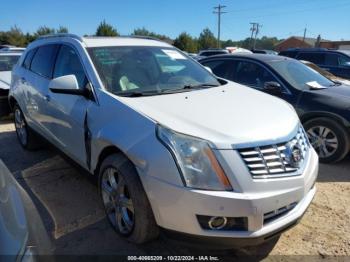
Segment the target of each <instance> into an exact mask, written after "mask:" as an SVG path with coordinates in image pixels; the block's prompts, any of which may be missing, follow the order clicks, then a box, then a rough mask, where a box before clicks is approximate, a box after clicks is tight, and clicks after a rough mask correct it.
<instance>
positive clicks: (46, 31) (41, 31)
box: [34, 25, 56, 37]
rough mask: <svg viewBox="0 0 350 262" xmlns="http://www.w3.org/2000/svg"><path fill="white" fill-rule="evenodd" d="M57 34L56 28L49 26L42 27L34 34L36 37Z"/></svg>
mask: <svg viewBox="0 0 350 262" xmlns="http://www.w3.org/2000/svg"><path fill="white" fill-rule="evenodd" d="M55 32H56V30H55V29H54V28H50V27H47V26H45V25H44V26H40V27H39V28H38V29H37V30H36V32H35V33H34V35H35V36H37V37H38V36H41V35H51V34H54V33H55Z"/></svg>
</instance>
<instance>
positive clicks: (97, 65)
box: [9, 35, 318, 245]
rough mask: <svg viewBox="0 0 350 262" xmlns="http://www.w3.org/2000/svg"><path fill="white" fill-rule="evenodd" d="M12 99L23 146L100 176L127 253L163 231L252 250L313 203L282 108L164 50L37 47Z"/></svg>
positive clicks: (97, 44)
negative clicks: (54, 153)
mask: <svg viewBox="0 0 350 262" xmlns="http://www.w3.org/2000/svg"><path fill="white" fill-rule="evenodd" d="M9 96H10V97H9V100H10V104H11V106H12V108H13V110H14V113H15V125H16V131H17V135H18V138H19V141H20V143H21V144H22V146H23V147H24V148H28V149H30V148H34V147H36V146H37V145H38V139H37V134H39V135H41V136H43V137H45V138H46V139H47V140H48V141H49V142H51V143H52V144H54V145H55V146H56V147H58V148H59V149H60V150H61V151H63V152H64V153H65V154H67V155H68V156H69V157H71V158H72V159H73V160H75V161H76V162H77V163H79V164H80V165H81V166H82V167H83V168H85V169H86V170H88V171H89V172H90V173H91V174H92V175H95V176H98V177H99V190H100V192H101V196H102V201H103V203H104V206H105V209H106V214H107V216H108V218H109V220H110V222H111V224H112V225H113V227H114V228H115V229H116V231H117V232H118V233H119V234H120V235H122V236H124V237H126V238H127V239H128V240H130V241H133V242H136V243H142V242H145V241H148V240H151V239H154V238H155V237H157V235H158V232H159V228H163V229H165V230H167V232H177V233H186V236H187V237H191V238H192V237H193V238H200V239H201V240H203V238H204V239H207V240H209V241H210V243H212V244H214V243H223V244H228V245H238V244H244V245H252V244H256V243H259V242H261V241H265V240H267V239H270V238H272V237H274V236H276V235H279V234H280V233H281V232H282V231H283V230H285V229H287V228H289V227H290V226H291V225H293V224H295V223H296V222H297V220H298V219H299V218H300V217H301V216H302V215H303V213H304V212H305V211H306V209H307V207H308V206H309V205H310V203H311V200H312V198H313V196H314V194H315V190H316V189H315V187H314V184H315V180H316V177H317V173H318V158H317V155H316V153H315V151H314V150H313V149H312V147H311V146H310V144H309V142H308V140H307V137H306V136H305V132H304V130H303V128H302V126H301V125H300V122H299V119H298V117H297V115H296V113H295V111H294V109H293V108H292V107H291V106H290V105H289V104H287V103H286V102H284V101H282V100H280V99H277V98H274V97H272V96H270V95H266V94H263V93H261V92H258V91H255V90H252V89H250V88H246V87H245V86H242V85H239V84H235V83H232V82H229V81H226V80H223V79H219V78H217V77H215V76H214V75H213V74H211V73H210V72H208V71H207V70H206V69H205V68H204V67H202V66H201V65H200V64H198V63H197V62H196V61H194V60H192V59H190V58H189V57H188V56H186V55H185V54H184V53H182V52H181V51H179V50H177V49H176V48H174V47H172V46H171V45H169V44H167V43H164V42H161V41H157V40H152V39H142V38H133V37H118V38H114V37H113V38H107V37H106V38H97V37H86V38H80V37H77V36H74V35H60V36H47V37H43V38H41V39H39V40H37V41H35V42H33V43H32V44H30V45H29V47H28V48H27V49H26V52H25V54H24V55H23V56H22V58H21V59H20V61H19V63H18V64H17V66H16V67H15V68H14V70H13V79H12V85H11V89H10V94H9Z"/></svg>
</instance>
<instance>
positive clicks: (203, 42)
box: [198, 28, 217, 49]
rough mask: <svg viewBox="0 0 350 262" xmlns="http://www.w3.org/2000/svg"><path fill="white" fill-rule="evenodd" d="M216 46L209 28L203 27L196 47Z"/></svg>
mask: <svg viewBox="0 0 350 262" xmlns="http://www.w3.org/2000/svg"><path fill="white" fill-rule="evenodd" d="M216 46H217V41H216V38H215V36H214V34H213V32H212V31H210V29H209V28H205V29H204V30H203V31H202V32H201V33H200V35H199V38H198V47H199V49H208V48H213V47H216Z"/></svg>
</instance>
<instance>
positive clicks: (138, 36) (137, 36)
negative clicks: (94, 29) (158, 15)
mask: <svg viewBox="0 0 350 262" xmlns="http://www.w3.org/2000/svg"><path fill="white" fill-rule="evenodd" d="M101 37H107V38H108V37H119V38H139V39H148V40H156V41H162V40H161V39H159V38H156V37H152V36H143V35H119V36H96V35H92V36H84V38H101Z"/></svg>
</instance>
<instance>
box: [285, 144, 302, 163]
mask: <svg viewBox="0 0 350 262" xmlns="http://www.w3.org/2000/svg"><path fill="white" fill-rule="evenodd" d="M285 155H286V161H287V162H288V164H290V165H291V166H292V167H295V168H297V167H300V164H301V161H302V160H303V153H302V151H301V147H300V145H299V143H298V142H296V141H291V142H289V143H288V144H287V145H286V150H285Z"/></svg>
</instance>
